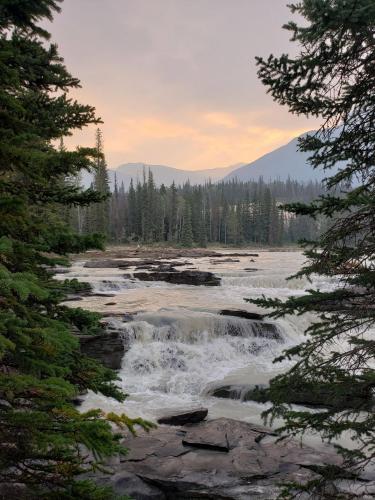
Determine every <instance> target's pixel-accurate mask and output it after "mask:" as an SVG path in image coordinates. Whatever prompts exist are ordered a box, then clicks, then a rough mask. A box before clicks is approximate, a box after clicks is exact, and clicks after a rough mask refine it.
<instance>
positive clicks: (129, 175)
mask: <svg viewBox="0 0 375 500" xmlns="http://www.w3.org/2000/svg"><path fill="white" fill-rule="evenodd" d="M242 165H245V164H244V163H240V164H238V163H237V164H236V165H231V166H229V167H224V168H211V169H205V170H181V169H178V168H173V167H167V166H166V165H148V164H146V163H125V164H123V165H120V166H119V167H117V168H116V169H113V170H112V169H111V170H108V173H109V176H110V181H111V184H112V183H113V182H114V177H115V174H116V177H117V182H118V184H121V182H123V183H124V186H125V188H127V187H129V185H130V181H131V179H133V182H136V181H137V179H139V180H140V181H142V178H143V172H145V173H146V176H147V173H148V171H149V170H151V171H152V173H153V176H154V180H155V184H157V185H158V186H160V185H161V184H165V185H166V186H169V185H171V184H172V182H173V181H174V182H175V183H176V184H177V185H178V184H184V183H185V182H187V181H190V183H191V184H204V183H205V182H207V181H209V180H211V181H212V182H217V181H219V180H221V179H223V178H224V177H225V176H226V175H227V174H229V173H230V172H231V171H232V170H235V169H237V168H238V167H239V166H242Z"/></svg>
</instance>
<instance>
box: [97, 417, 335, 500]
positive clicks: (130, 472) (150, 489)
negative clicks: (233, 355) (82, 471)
mask: <svg viewBox="0 0 375 500" xmlns="http://www.w3.org/2000/svg"><path fill="white" fill-rule="evenodd" d="M124 444H125V445H126V447H128V448H129V450H130V451H129V453H128V455H127V456H125V457H122V458H118V459H117V461H116V463H113V462H112V464H111V468H112V472H113V475H105V474H102V475H100V476H98V475H96V476H95V477H94V479H95V480H96V482H98V483H100V484H103V485H104V484H106V485H110V486H112V488H113V489H114V491H115V493H116V494H117V495H128V496H130V497H131V498H133V499H134V500H148V499H150V500H151V499H154V500H172V499H173V500H179V499H198V498H200V499H202V498H205V499H212V500H217V499H233V500H245V499H246V500H248V499H250V498H251V499H259V500H272V499H276V498H277V496H278V494H279V493H280V482H285V481H298V482H305V481H308V480H311V479H313V478H314V477H317V475H316V473H315V472H314V471H313V470H312V469H314V465H316V464H323V463H325V464H327V463H332V464H337V463H338V461H337V456H336V455H334V454H333V453H332V454H331V453H324V452H317V451H315V450H314V449H312V448H309V447H301V446H300V444H299V443H297V442H293V441H289V442H286V441H283V442H282V443H278V442H277V436H276V435H275V434H274V433H273V432H272V431H271V430H269V429H266V428H263V427H261V426H257V425H253V424H250V423H245V422H239V421H236V420H232V419H227V418H219V419H216V420H211V421H208V422H207V421H203V422H200V423H196V424H189V425H184V426H177V427H170V426H159V427H158V428H157V429H154V430H152V431H151V432H150V433H149V434H147V433H144V432H140V433H139V435H138V437H130V438H129V437H127V438H126V439H125V440H124Z"/></svg>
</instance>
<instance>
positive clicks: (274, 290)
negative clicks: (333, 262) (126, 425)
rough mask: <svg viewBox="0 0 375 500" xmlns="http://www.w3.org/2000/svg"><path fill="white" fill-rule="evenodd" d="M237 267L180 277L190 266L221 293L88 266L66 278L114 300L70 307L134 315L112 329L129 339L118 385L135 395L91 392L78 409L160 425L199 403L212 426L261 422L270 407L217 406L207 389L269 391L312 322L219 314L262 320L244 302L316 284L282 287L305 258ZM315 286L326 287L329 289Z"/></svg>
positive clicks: (282, 257) (290, 256) (276, 255)
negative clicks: (281, 360)
mask: <svg viewBox="0 0 375 500" xmlns="http://www.w3.org/2000/svg"><path fill="white" fill-rule="evenodd" d="M228 252H229V251H228ZM243 253H245V250H244V251H243ZM236 259H237V257H236ZM238 259H239V262H221V263H220V264H214V263H213V260H215V262H217V261H220V260H222V261H224V260H225V259H219V258H215V259H212V258H198V259H191V258H188V259H183V260H184V261H189V264H187V265H186V266H185V267H179V268H178V269H179V270H180V269H185V268H192V267H194V268H196V269H199V270H204V271H212V272H214V273H215V274H216V275H217V276H220V277H221V279H222V282H221V286H219V287H205V286H198V287H197V286H185V285H171V284H167V283H164V282H141V281H138V280H134V279H131V277H129V274H128V271H127V270H126V271H124V270H120V269H88V268H84V267H83V264H84V262H83V261H80V262H75V263H74V265H73V266H72V268H71V269H70V271H69V273H68V274H64V275H63V276H62V277H61V278H65V277H69V278H73V277H76V278H78V279H80V280H81V281H88V282H90V283H91V284H92V285H93V286H94V290H95V291H96V292H100V293H107V294H108V293H113V294H114V297H110V298H109V297H87V298H84V299H83V300H82V301H80V302H77V304H74V305H78V306H80V307H86V308H88V309H91V310H95V311H99V312H107V313H109V312H111V313H112V312H113V313H124V314H125V313H130V314H132V315H133V320H132V321H127V322H123V321H122V319H121V317H119V319H118V320H116V325H115V326H116V327H119V328H121V329H122V330H123V332H124V338H126V339H127V340H128V341H129V339H130V341H131V345H130V349H129V350H128V352H127V353H126V354H125V356H124V358H123V362H122V368H121V370H120V372H119V376H120V378H121V380H120V385H121V387H122V389H123V390H124V391H125V392H126V393H127V394H129V397H128V398H127V400H126V401H125V403H123V404H120V403H118V402H116V401H114V400H112V399H110V398H105V397H104V396H100V395H97V394H94V393H89V394H88V395H87V397H86V398H85V401H84V403H83V405H82V409H83V410H85V409H89V408H93V407H95V408H97V407H100V408H102V409H103V410H105V411H110V410H113V411H116V412H126V413H127V414H128V415H129V416H132V417H135V416H142V417H144V418H148V419H150V420H155V419H156V418H157V417H158V416H159V415H161V414H162V413H165V410H166V409H168V410H169V409H181V408H182V407H184V408H185V407H186V406H190V405H194V406H198V405H199V406H205V407H208V409H209V418H216V417H219V416H225V417H231V418H236V419H241V420H245V421H252V422H255V423H256V422H258V423H261V418H260V414H261V412H262V411H264V409H265V408H266V405H264V404H258V403H254V402H246V403H244V402H241V401H239V400H230V399H219V398H214V397H212V396H209V395H208V392H209V389H210V388H212V387H213V386H215V387H216V386H218V385H230V384H234V385H236V384H262V383H267V382H268V381H269V379H270V378H272V377H273V376H274V375H275V374H277V373H279V372H280V370H283V369H285V368H286V366H285V365H283V366H280V365H279V364H276V365H275V364H273V362H272V361H273V359H274V358H275V356H276V355H278V354H279V353H280V352H281V351H282V350H283V349H285V348H286V347H287V346H290V345H293V344H295V343H297V342H298V341H300V340H301V338H302V334H303V331H304V330H305V328H306V327H307V326H308V322H309V318H308V317H306V316H305V317H291V318H285V319H282V320H278V321H277V323H274V322H269V321H267V320H265V322H266V324H264V323H261V322H259V321H249V320H245V319H241V318H235V317H226V316H220V315H219V314H218V312H219V311H220V310H221V309H242V310H247V311H253V312H262V311H259V310H257V308H256V307H255V306H254V305H252V304H248V303H247V302H245V301H244V298H246V297H247V298H254V297H259V296H261V295H262V294H265V295H267V296H269V297H278V298H281V299H282V298H286V297H287V296H290V295H297V294H302V293H304V290H305V289H306V288H310V287H311V286H312V285H311V283H308V282H307V281H306V280H296V279H293V280H290V281H286V277H287V276H290V275H291V274H293V273H295V272H296V271H297V270H298V269H299V268H300V267H301V265H302V263H303V261H304V257H303V255H302V254H301V253H300V252H269V251H263V252H260V253H259V257H254V258H253V259H252V258H250V257H246V256H241V257H238ZM180 260H181V259H180ZM245 268H252V269H256V270H255V271H254V270H252V271H246V270H245ZM131 272H132V270H130V273H131ZM124 275H125V277H124ZM313 285H314V287H319V288H326V287H327V286H328V284H327V283H324V282H320V283H318V282H315V283H313ZM263 312H264V311H263Z"/></svg>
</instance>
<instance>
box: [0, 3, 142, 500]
mask: <svg viewBox="0 0 375 500" xmlns="http://www.w3.org/2000/svg"><path fill="white" fill-rule="evenodd" d="M58 4H59V2H58V1H57V0H34V1H30V0H18V1H16V2H15V1H14V0H2V2H1V4H0V102H1V105H0V108H1V122H0V399H1V404H0V487H1V488H5V487H6V485H10V486H11V487H13V488H16V487H17V486H18V488H19V489H20V491H21V492H18V493H17V492H16V491H15V490H14V489H13V490H11V493H10V494H9V493H8V494H7V493H5V496H6V497H8V498H9V497H10V496H13V497H15V498H16V497H17V496H18V497H21V493H22V495H23V497H24V498H30V499H33V498H48V499H51V498H59V499H70V498H77V499H78V498H82V499H84V498H86V499H89V498H90V499H91V498H96V499H104V498H110V496H109V494H108V493H106V492H105V491H103V490H100V489H98V488H96V487H95V486H94V485H92V484H90V483H88V482H85V481H79V480H77V476H78V475H79V474H80V473H81V472H82V471H83V470H84V469H85V468H86V470H89V469H90V468H93V467H95V462H100V460H101V458H103V457H105V456H107V455H111V454H113V453H115V452H119V451H121V447H120V446H119V444H118V438H117V437H116V436H115V435H114V434H113V433H112V430H111V426H110V423H109V420H117V421H118V422H119V423H121V422H122V423H123V424H126V423H129V424H130V425H132V422H131V421H129V420H128V419H127V418H126V417H125V416H122V417H118V416H115V415H107V416H105V415H104V414H103V413H102V412H101V411H99V410H92V411H89V412H83V413H80V412H79V411H78V410H77V409H76V408H75V407H74V405H73V403H72V401H73V399H74V398H75V397H76V396H77V394H79V393H81V392H82V391H87V390H88V389H91V390H93V391H95V392H101V393H102V394H104V395H107V396H112V397H115V398H116V399H117V400H119V401H123V399H124V394H122V393H121V391H120V390H119V389H118V388H117V387H116V385H115V380H116V374H115V373H114V372H112V371H110V370H107V369H104V368H103V367H102V366H100V365H98V364H97V363H96V362H94V361H93V360H91V359H89V358H86V357H84V356H83V355H81V354H80V352H79V345H78V340H77V338H76V337H74V335H73V333H72V330H74V329H78V330H81V333H82V332H85V333H86V334H91V333H93V332H95V331H98V329H99V328H100V325H98V318H97V315H93V314H90V313H88V312H87V311H82V310H80V309H73V308H68V307H65V306H62V305H61V301H62V300H63V299H64V297H65V293H66V291H68V290H69V289H70V288H71V287H72V286H74V283H70V282H65V283H64V284H61V282H58V281H56V280H54V279H53V267H54V265H55V264H57V263H60V264H61V263H62V262H65V263H67V260H66V258H65V256H66V254H67V253H68V252H78V251H81V250H85V249H87V248H90V247H94V246H95V247H97V246H98V245H99V246H100V245H101V240H100V239H98V238H93V237H91V236H84V237H80V236H78V235H76V234H74V233H73V232H72V231H71V230H70V229H69V227H68V226H67V224H66V223H65V222H64V221H63V220H62V217H61V214H62V213H63V210H62V208H63V207H64V206H67V207H71V206H86V205H88V204H89V203H92V202H98V201H100V200H101V195H100V194H98V193H96V192H94V191H91V190H88V191H82V190H81V189H80V188H78V187H77V186H75V185H72V184H67V183H66V182H64V179H66V178H71V177H74V176H76V175H77V174H78V173H79V171H80V170H81V169H82V168H84V169H88V170H89V169H91V168H92V166H93V159H94V158H95V151H93V150H89V149H82V148H80V149H78V150H76V151H66V150H65V149H59V148H58V147H57V148H56V147H55V146H54V144H55V143H56V141H58V140H59V138H61V137H64V136H67V135H70V134H71V133H72V131H74V130H75V129H80V128H82V127H84V126H86V125H88V124H90V123H97V122H98V120H97V118H96V117H95V113H94V109H93V108H92V107H91V106H85V105H81V104H79V103H78V102H76V101H74V100H71V99H70V98H68V92H69V90H71V89H75V88H77V87H78V86H79V81H78V80H77V79H76V78H74V77H72V76H71V75H70V74H69V72H68V71H67V69H66V68H65V66H64V65H63V61H62V59H61V57H60V56H59V54H58V52H57V48H56V46H55V45H50V44H49V43H48V38H49V35H48V33H47V32H46V31H45V30H44V29H43V28H41V27H40V26H39V23H40V21H42V20H44V19H46V18H47V19H52V14H53V13H54V12H56V11H58V10H59V6H58ZM85 450H86V451H85ZM88 450H90V451H91V452H93V455H94V456H95V457H96V458H95V459H94V462H93V463H91V464H90V463H88V462H87V463H86V457H87V456H88V455H89V453H88ZM3 492H4V489H3V490H2V493H3ZM2 493H1V495H2Z"/></svg>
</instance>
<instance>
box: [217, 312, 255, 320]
mask: <svg viewBox="0 0 375 500" xmlns="http://www.w3.org/2000/svg"><path fill="white" fill-rule="evenodd" d="M219 314H220V315H221V316H235V317H236V318H243V319H252V320H256V321H261V320H262V319H263V317H264V316H262V314H259V313H256V312H250V311H242V310H241V309H222V310H221V311H220V313H219Z"/></svg>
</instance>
